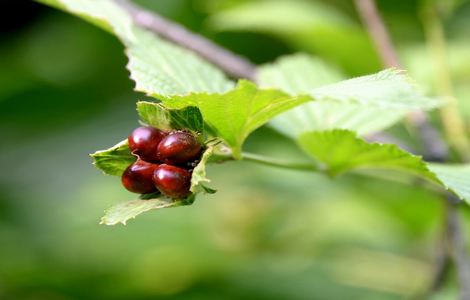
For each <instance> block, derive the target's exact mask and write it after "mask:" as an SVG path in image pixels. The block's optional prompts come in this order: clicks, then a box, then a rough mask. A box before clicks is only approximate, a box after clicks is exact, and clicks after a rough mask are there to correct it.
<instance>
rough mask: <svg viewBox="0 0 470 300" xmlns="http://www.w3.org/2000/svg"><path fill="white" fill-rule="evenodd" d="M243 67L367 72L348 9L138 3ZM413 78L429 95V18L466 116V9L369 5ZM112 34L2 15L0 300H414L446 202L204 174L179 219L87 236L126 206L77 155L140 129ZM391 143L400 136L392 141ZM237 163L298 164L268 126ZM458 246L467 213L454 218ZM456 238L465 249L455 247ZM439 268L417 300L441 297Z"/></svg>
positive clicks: (245, 174)
mask: <svg viewBox="0 0 470 300" xmlns="http://www.w3.org/2000/svg"><path fill="white" fill-rule="evenodd" d="M137 2H138V3H139V4H141V5H143V6H145V7H147V8H149V9H153V10H155V11H157V12H158V13H160V14H162V15H164V16H166V17H168V18H171V19H173V20H175V21H177V22H180V23H182V24H184V25H185V26H187V27H189V28H190V29H192V30H194V31H196V32H200V33H201V34H203V35H205V36H207V37H209V38H210V39H212V40H214V41H216V42H217V43H219V44H221V45H223V46H225V47H227V48H229V49H231V50H233V51H235V52H237V53H239V54H242V55H244V56H246V57H248V58H249V59H251V60H252V61H254V62H256V63H266V62H269V61H272V60H274V59H275V58H276V57H278V56H280V55H283V54H289V53H294V52H299V51H302V52H307V53H311V54H313V55H315V56H317V57H319V58H321V59H323V60H324V61H325V62H326V63H328V64H330V65H331V66H333V67H335V68H337V69H339V70H341V71H342V72H343V73H344V75H345V76H346V77H351V76H357V75H362V74H367V73H371V72H375V71H378V70H380V69H381V68H382V67H381V63H380V60H379V58H378V56H377V54H376V52H375V51H374V48H373V46H372V44H371V43H370V41H369V39H368V36H367V33H366V32H365V31H364V30H363V28H362V26H361V23H360V21H359V18H358V15H357V13H356V12H355V9H354V5H353V3H352V1H349V0H348V1H345V0H342V1H340V0H334V1H326V0H325V1H314V0H311V1H307V0H305V1H298V0H297V1H292V0H291V1H287V0H286V1H281V0H278V1H252V0H250V1H242V0H159V1H151V0H146V1H144V0H142V1H137ZM378 4H379V7H380V10H381V12H382V13H383V15H384V18H385V21H386V23H387V25H388V26H389V28H390V30H391V34H392V37H393V39H394V41H395V42H396V44H397V47H398V50H399V52H400V56H401V59H402V60H403V63H404V65H405V66H406V68H407V69H409V71H410V73H411V75H412V76H413V77H414V78H415V79H416V81H417V82H418V83H419V84H420V85H421V86H422V88H423V89H425V90H426V91H427V92H429V93H432V92H433V80H434V75H435V74H434V73H435V72H434V71H433V66H432V63H431V62H432V59H431V58H430V53H429V51H428V50H427V46H426V37H425V30H424V29H423V24H426V16H425V15H424V14H423V12H422V10H423V6H426V5H437V6H439V7H440V10H441V11H442V12H443V13H442V16H443V25H444V28H445V31H446V35H447V38H448V45H447V46H448V50H449V51H448V60H449V63H450V68H451V72H452V77H453V80H454V84H455V89H456V92H457V95H458V97H459V99H460V101H461V106H462V109H463V111H464V112H465V114H466V115H467V121H468V120H469V119H470V99H469V97H470V88H469V86H470V36H469V35H468V28H469V26H470V2H468V1H450V0H449V1H447V0H442V1H417V0H396V1H385V0H384V1H378ZM125 64H126V57H125V56H124V53H123V47H122V45H121V44H120V43H119V42H118V41H117V39H116V38H114V37H112V36H111V35H109V34H107V33H106V32H103V31H101V30H99V29H97V28H95V27H93V26H92V25H90V24H88V23H86V22H84V21H82V20H79V19H77V18H75V17H73V16H70V15H67V14H65V13H63V12H59V11H56V10H53V9H51V8H49V7H45V6H42V5H40V4H37V3H35V2H32V1H14V0H11V1H5V0H3V1H1V2H0V134H1V143H0V166H1V170H2V171H1V172H0V299H52V300H56V299H57V300H62V299H63V300H66V299H191V300H192V299H209V300H210V299H266V300H268V299H269V300H277V299H279V300H280V299H291V300H297V299H298V300H303V299H322V300H323V299H363V300H365V299H410V298H412V297H415V296H417V295H421V294H423V293H425V292H426V289H427V287H428V285H429V284H430V280H431V278H432V275H433V271H434V268H435V260H436V255H437V254H438V253H439V251H440V246H441V245H440V238H441V234H442V222H443V217H442V215H443V205H442V203H441V201H440V199H438V198H437V197H436V196H435V195H433V194H432V192H430V191H426V190H424V189H422V188H418V187H412V186H406V185H401V184H398V183H391V182H386V181H381V180H373V179H370V178H362V177H354V176H344V177H341V178H339V179H338V180H335V181H334V182H333V181H331V180H329V179H327V178H325V177H323V176H319V175H315V174H308V173H297V172H291V171H285V170H276V169H272V168H269V167H264V166H259V165H253V164H250V163H245V162H237V163H227V164H223V165H217V166H211V167H209V169H208V173H209V176H210V178H213V182H212V187H215V188H217V189H218V190H219V192H218V193H217V194H215V195H210V196H201V197H199V198H198V199H197V201H196V202H195V204H194V205H193V206H189V207H182V208H176V209H168V210H162V211H154V212H149V213H146V214H144V215H142V216H140V217H139V218H137V219H136V220H131V221H130V222H129V223H128V225H127V226H119V225H118V226H114V227H107V226H103V225H98V222H99V219H100V217H101V216H102V214H103V211H104V210H105V209H106V208H108V207H109V206H111V205H113V204H116V203H118V202H120V201H127V200H131V199H133V197H135V196H134V195H132V194H130V193H128V192H127V191H125V190H124V189H123V188H122V187H121V186H120V181H119V179H118V178H116V177H111V176H103V175H102V174H101V172H100V171H98V170H97V169H95V168H94V167H93V166H92V165H91V160H90V158H89V157H88V154H89V153H92V152H94V151H95V150H97V149H104V148H107V147H109V146H111V145H113V144H115V143H116V142H117V141H120V140H122V139H123V138H124V137H126V136H127V135H128V134H129V133H130V132H131V130H132V129H133V128H134V127H136V126H138V123H137V115H136V113H135V102H136V100H137V99H143V98H144V96H142V95H141V94H137V93H134V92H133V91H132V89H133V82H131V81H130V80H129V79H128V72H127V70H126V69H125ZM390 132H392V133H394V134H397V135H402V136H403V137H404V138H406V136H407V135H406V127H405V126H403V125H399V126H395V127H394V128H392V129H390ZM246 149H248V150H250V151H252V152H257V153H268V154H270V155H273V156H279V157H281V156H282V157H284V158H286V157H287V158H288V157H297V156H298V155H300V154H299V153H297V152H296V150H295V149H294V148H293V147H292V145H290V143H289V141H288V140H287V139H285V138H283V137H282V136H281V135H279V134H277V133H276V132H274V131H273V130H271V129H269V128H266V127H265V128H261V129H259V130H258V131H257V132H256V133H255V134H254V135H253V136H252V137H251V138H250V139H249V140H248V142H247V145H246ZM462 213H463V214H464V215H465V216H464V217H465V222H466V224H465V230H466V235H467V236H468V235H469V233H470V222H469V220H470V212H469V210H468V209H467V208H464V211H463V212H462ZM468 239H469V240H470V236H468ZM456 294H457V284H456V280H455V276H454V275H453V272H452V270H451V272H450V275H449V276H448V278H447V280H446V282H445V286H444V288H443V289H441V290H440V291H439V292H436V293H434V294H433V295H432V296H430V299H455V298H456Z"/></svg>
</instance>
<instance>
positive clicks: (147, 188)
mask: <svg viewBox="0 0 470 300" xmlns="http://www.w3.org/2000/svg"><path fill="white" fill-rule="evenodd" d="M128 141H129V148H130V149H131V151H132V154H134V155H135V156H137V161H136V162H135V163H133V164H132V165H130V166H129V167H128V168H127V169H126V170H125V171H124V173H123V174H122V177H121V181H122V184H123V185H124V187H125V188H126V189H127V190H129V191H131V192H133V193H139V194H149V193H154V192H156V191H157V189H158V190H159V191H160V192H161V193H162V194H164V195H166V196H168V197H171V198H184V197H187V196H188V195H189V194H190V193H191V192H190V191H189V188H190V186H191V175H192V170H193V168H194V167H195V166H196V165H197V162H198V160H199V159H200V157H201V153H202V145H201V143H199V141H198V140H197V139H196V137H195V136H194V135H193V134H192V133H190V132H187V131H171V132H166V131H162V130H159V129H157V128H154V127H139V128H136V129H135V130H134V131H133V132H132V134H131V135H130V136H129V138H128Z"/></svg>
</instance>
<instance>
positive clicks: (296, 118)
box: [258, 54, 438, 138]
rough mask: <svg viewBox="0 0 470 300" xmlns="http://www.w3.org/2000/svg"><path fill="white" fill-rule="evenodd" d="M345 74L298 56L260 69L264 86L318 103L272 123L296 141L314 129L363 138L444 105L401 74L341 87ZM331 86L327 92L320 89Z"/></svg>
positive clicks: (385, 73) (365, 78) (380, 75)
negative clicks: (343, 131) (352, 133)
mask: <svg viewBox="0 0 470 300" xmlns="http://www.w3.org/2000/svg"><path fill="white" fill-rule="evenodd" d="M342 77H343V75H342V74H341V73H339V72H338V71H337V70H336V69H334V68H332V67H329V66H328V65H326V64H325V63H324V62H322V61H321V60H319V59H317V58H314V57H311V56H308V55H305V54H296V55H292V56H286V57H283V58H281V59H279V60H278V61H277V62H276V63H273V64H268V65H264V66H262V67H260V68H259V70H258V80H259V82H260V85H261V86H262V87H277V88H281V89H282V90H284V91H286V92H288V93H290V94H291V95H296V94H302V93H304V94H305V93H309V94H310V95H311V96H312V97H313V98H314V99H315V100H317V101H313V102H309V103H305V104H303V105H300V106H298V107H295V108H293V109H292V110H289V111H287V112H285V113H283V114H281V115H280V116H278V117H276V118H275V119H273V120H272V121H271V122H270V124H271V125H272V126H273V127H274V128H276V129H277V130H279V131H280V132H282V133H284V134H286V135H288V136H291V137H294V138H295V137H296V136H298V135H299V134H301V133H302V132H305V131H312V130H329V129H349V130H354V131H356V132H358V133H359V134H361V135H362V134H368V133H371V132H376V131H380V130H383V129H385V128H387V127H389V126H391V125H393V124H394V123H396V122H397V121H399V120H400V119H401V118H403V117H404V116H406V115H407V114H408V113H410V112H412V111H414V110H416V109H430V108H433V107H435V106H437V105H438V102H437V101H435V100H432V99H429V98H426V97H423V95H422V94H421V93H420V92H419V91H418V90H417V89H416V88H415V87H414V86H413V85H412V84H411V83H410V80H409V79H408V78H407V77H406V75H404V74H402V73H400V72H398V71H396V70H385V71H382V72H380V73H377V74H373V75H369V76H363V77H358V78H355V79H351V80H346V81H341V82H337V83H335V84H331V83H332V82H335V81H339V80H340V79H341V78H342ZM325 84H330V85H327V86H324V87H319V86H322V85H325Z"/></svg>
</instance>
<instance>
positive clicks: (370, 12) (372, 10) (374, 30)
mask: <svg viewBox="0 0 470 300" xmlns="http://www.w3.org/2000/svg"><path fill="white" fill-rule="evenodd" d="M356 6H357V10H358V12H359V14H360V15H361V18H362V21H363V22H364V23H365V24H366V27H367V29H368V30H369V34H370V36H371V37H372V42H373V43H374V44H375V47H376V48H377V50H378V54H379V55H380V57H381V58H382V61H383V63H384V65H386V66H388V67H392V68H399V67H400V61H399V59H398V55H397V53H396V52H395V48H394V47H393V44H392V40H391V39H390V37H389V34H388V31H387V28H386V27H385V24H384V23H383V20H382V18H381V17H380V14H379V12H378V11H377V7H376V6H375V3H374V1H369V0H356Z"/></svg>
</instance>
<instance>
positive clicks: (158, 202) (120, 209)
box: [100, 197, 194, 225]
mask: <svg viewBox="0 0 470 300" xmlns="http://www.w3.org/2000/svg"><path fill="white" fill-rule="evenodd" d="M193 200H194V198H193V197H191V198H190V199H188V200H174V199H170V198H166V197H160V198H156V199H150V200H132V201H128V202H123V203H119V204H117V205H115V206H113V207H111V208H109V209H108V210H106V212H105V215H104V216H103V217H102V218H101V222H100V224H104V225H116V224H119V223H121V224H124V225H126V222H127V221H128V220H129V219H134V218H135V217H136V216H138V215H140V214H141V213H144V212H146V211H149V210H153V209H162V208H169V207H177V206H182V205H189V204H191V203H192V201H193Z"/></svg>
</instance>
